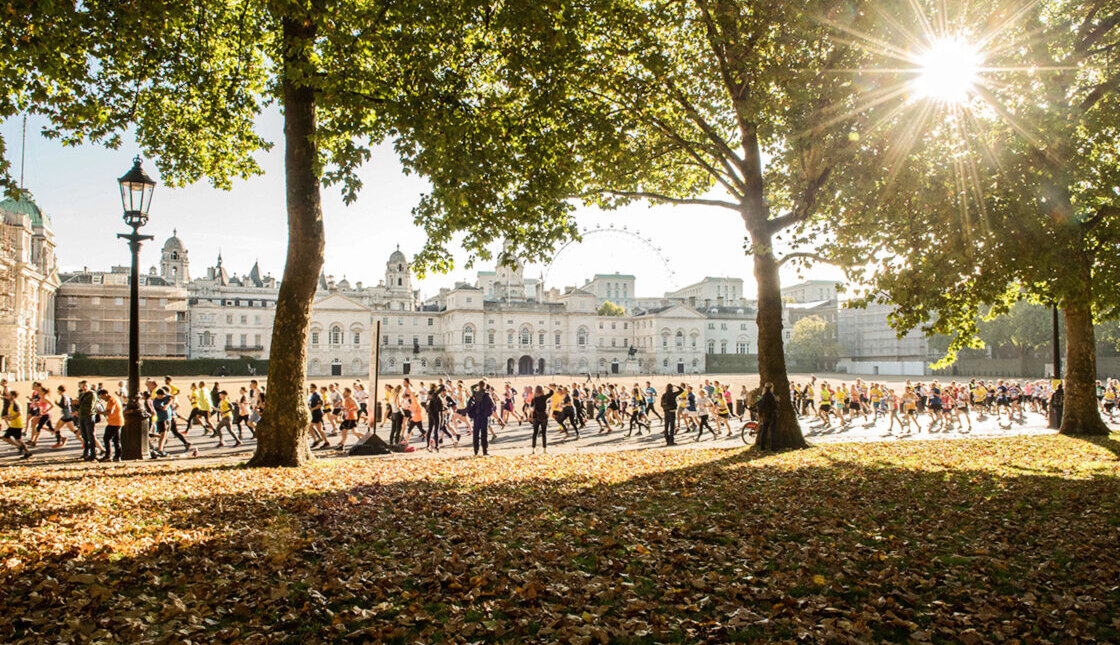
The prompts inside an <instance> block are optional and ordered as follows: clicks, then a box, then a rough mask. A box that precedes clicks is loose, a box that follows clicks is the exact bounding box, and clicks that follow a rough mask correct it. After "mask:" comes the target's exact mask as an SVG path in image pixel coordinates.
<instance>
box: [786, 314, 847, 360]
mask: <svg viewBox="0 0 1120 645" xmlns="http://www.w3.org/2000/svg"><path fill="white" fill-rule="evenodd" d="M789 349H790V355H791V356H793V358H794V359H796V360H797V361H800V362H802V364H805V363H811V364H812V365H813V366H814V368H815V369H821V368H825V369H833V368H835V367H836V361H837V359H839V357H840V345H839V343H838V342H837V341H836V323H829V322H827V321H826V320H825V319H824V318H821V317H820V316H806V317H804V318H802V319H800V320H798V321H797V322H796V323H794V324H793V334H791V336H790V340H789Z"/></svg>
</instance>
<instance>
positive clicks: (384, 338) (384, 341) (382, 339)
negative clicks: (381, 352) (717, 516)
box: [381, 334, 389, 345]
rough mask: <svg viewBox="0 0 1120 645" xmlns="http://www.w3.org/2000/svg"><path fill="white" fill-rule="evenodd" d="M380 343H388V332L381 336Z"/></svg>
mask: <svg viewBox="0 0 1120 645" xmlns="http://www.w3.org/2000/svg"><path fill="white" fill-rule="evenodd" d="M381 344H382V345H388V344H389V335H388V334H386V335H385V336H384V337H382V338H381Z"/></svg>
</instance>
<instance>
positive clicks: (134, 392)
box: [117, 157, 156, 460]
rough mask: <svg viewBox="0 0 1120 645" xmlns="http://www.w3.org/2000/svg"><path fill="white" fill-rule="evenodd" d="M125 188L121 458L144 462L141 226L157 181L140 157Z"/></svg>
mask: <svg viewBox="0 0 1120 645" xmlns="http://www.w3.org/2000/svg"><path fill="white" fill-rule="evenodd" d="M117 183H119V184H120V188H121V204H122V205H123V207H124V223H125V224H127V225H128V226H129V227H131V228H132V232H131V233H119V234H117V237H119V238H122V239H125V240H128V248H129V250H131V251H132V270H131V273H130V274H129V281H128V285H129V303H128V403H127V404H126V405H125V408H124V432H123V433H122V436H121V444H122V445H121V453H122V454H121V456H122V457H123V458H124V459H126V460H129V459H143V457H144V453H145V452H146V450H145V443H146V442H147V432H146V431H145V429H144V415H143V414H142V413H141V411H140V245H141V244H142V243H143V242H144V241H145V240H150V239H153V238H152V236H151V235H141V234H140V227H141V226H143V225H145V224H147V223H148V207H149V206H151V204H152V192H153V191H154V190H155V187H156V182H155V181H153V180H152V178H151V177H149V176H148V174H147V173H145V172H144V169H143V168H141V167H140V157H136V158H135V159H133V160H132V169H131V170H129V171H128V172H127V173H125V175H124V176H123V177H121V178H120V179H118V180H117Z"/></svg>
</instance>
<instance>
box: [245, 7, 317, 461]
mask: <svg viewBox="0 0 1120 645" xmlns="http://www.w3.org/2000/svg"><path fill="white" fill-rule="evenodd" d="M283 34H284V36H283V37H284V42H283V48H284V52H283V56H284V79H283V87H282V90H283V102H284V104H283V107H284V145H285V153H284V171H285V181H286V182H287V202H288V257H287V260H286V262H285V265H284V279H283V281H282V282H281V283H280V293H279V295H278V296H277V299H276V320H275V322H274V323H273V326H272V349H271V352H270V353H269V358H268V396H267V398H266V400H265V409H264V413H263V414H262V415H261V422H260V424H259V425H258V427H257V451H256V453H255V454H254V455H253V458H252V459H251V460H250V461H249V465H250V466H299V465H301V464H303V463H305V462H307V461H308V460H309V459H311V450H310V449H309V448H308V445H307V431H308V423H309V421H310V412H309V411H308V408H307V402H306V400H305V398H304V377H305V373H304V372H305V368H306V365H307V331H308V328H309V326H310V322H311V303H312V302H313V300H314V298H315V289H316V286H317V283H318V279H319V272H320V270H321V269H322V267H323V244H324V236H323V213H322V209H321V207H320V203H319V177H318V175H317V174H316V170H315V168H316V165H317V161H318V146H317V144H316V142H315V130H316V124H315V92H314V89H312V88H311V87H308V86H307V85H306V84H305V82H304V81H303V80H302V79H307V78H311V77H312V74H311V60H310V56H309V48H310V46H311V42H312V41H313V39H314V37H315V25H314V24H313V23H311V22H305V21H304V20H303V19H301V18H298V17H292V16H286V17H285V18H284V20H283Z"/></svg>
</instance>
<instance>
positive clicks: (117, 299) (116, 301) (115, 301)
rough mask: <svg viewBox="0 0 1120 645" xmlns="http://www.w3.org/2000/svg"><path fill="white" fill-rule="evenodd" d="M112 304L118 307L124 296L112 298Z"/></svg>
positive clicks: (121, 303)
mask: <svg viewBox="0 0 1120 645" xmlns="http://www.w3.org/2000/svg"><path fill="white" fill-rule="evenodd" d="M113 304H114V305H116V306H118V307H120V306H121V305H123V304H124V298H113Z"/></svg>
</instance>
